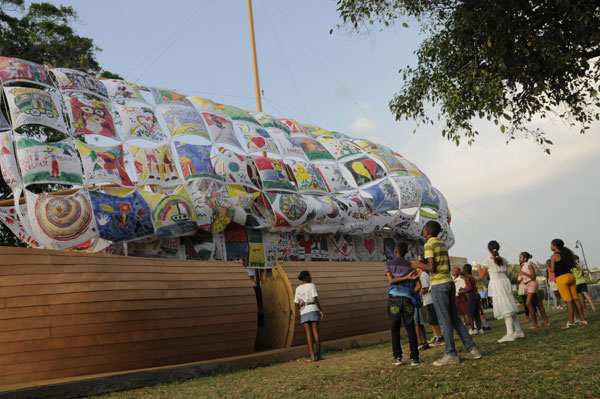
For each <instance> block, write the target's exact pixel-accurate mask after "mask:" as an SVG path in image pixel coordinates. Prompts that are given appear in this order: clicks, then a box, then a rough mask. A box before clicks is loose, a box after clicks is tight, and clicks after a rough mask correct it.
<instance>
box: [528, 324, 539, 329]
mask: <svg viewBox="0 0 600 399" xmlns="http://www.w3.org/2000/svg"><path fill="white" fill-rule="evenodd" d="M540 327H541V324H536V325H534V326H531V327H529V329H530V330H535V329H536V328H540Z"/></svg>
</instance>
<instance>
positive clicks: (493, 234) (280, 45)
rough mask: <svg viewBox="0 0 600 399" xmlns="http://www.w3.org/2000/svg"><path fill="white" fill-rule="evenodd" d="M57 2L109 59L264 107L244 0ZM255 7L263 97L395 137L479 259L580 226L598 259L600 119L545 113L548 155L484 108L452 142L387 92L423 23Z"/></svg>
mask: <svg viewBox="0 0 600 399" xmlns="http://www.w3.org/2000/svg"><path fill="white" fill-rule="evenodd" d="M50 2H51V3H54V4H56V5H59V4H62V5H70V6H72V7H73V8H74V9H75V10H76V11H77V12H78V14H79V21H78V22H77V23H76V24H75V25H74V28H75V29H76V31H77V33H78V34H80V35H82V36H87V37H91V38H93V39H94V42H95V43H96V44H97V45H98V46H99V47H100V48H101V49H102V51H101V52H99V53H98V57H97V58H98V60H99V62H100V65H101V66H102V67H103V68H104V69H106V70H109V71H112V72H115V73H118V74H120V75H121V76H123V77H125V78H126V79H127V80H129V81H132V82H137V83H139V84H143V85H151V86H162V87H167V88H170V89H174V90H176V91H179V92H182V93H184V94H189V95H192V94H193V95H199V96H202V97H207V98H210V99H212V100H214V101H217V102H221V103H225V104H231V105H235V106H238V107H242V108H247V109H255V108H256V101H255V96H254V80H253V70H252V58H251V50H250V39H249V28H248V14H247V8H246V2H245V1H242V0H237V1H234V0H220V1H215V0H177V1H171V2H165V1H156V0H128V1H122V0H121V1H115V0H104V1H102V2H101V3H99V2H88V1H85V2H84V1H75V0H59V1H50ZM253 8H254V24H255V32H256V42H257V53H258V63H259V75H260V84H261V89H262V91H263V97H262V98H263V111H264V112H266V113H269V114H272V115H274V116H277V117H293V118H295V119H297V120H299V121H300V122H302V123H311V124H315V125H318V126H321V127H323V128H326V129H330V130H336V131H340V132H344V133H346V134H349V135H351V136H355V137H361V138H368V139H371V140H374V141H376V142H380V143H382V144H386V145H389V146H390V147H392V148H393V149H395V150H396V151H397V152H399V153H401V154H402V155H403V156H404V157H406V158H407V159H409V160H410V161H412V162H414V163H415V164H417V165H418V166H419V168H420V169H421V170H423V171H424V172H425V173H426V174H427V175H428V176H429V178H430V179H431V181H432V184H433V185H434V186H435V187H437V188H438V189H439V190H441V192H442V193H443V194H444V195H445V197H446V199H447V200H448V202H449V204H450V210H451V212H452V224H451V226H452V228H453V231H454V234H455V237H456V244H455V245H454V247H453V248H451V250H450V255H452V256H462V257H466V258H468V261H469V262H471V261H477V262H482V261H483V260H484V259H485V258H486V257H487V256H489V253H488V252H487V243H488V241H490V240H492V239H495V240H497V241H498V242H499V243H500V244H501V249H500V253H501V254H502V255H503V256H505V257H506V258H507V259H508V260H509V261H510V262H514V263H516V262H517V261H518V254H519V253H520V252H521V251H528V252H530V253H532V254H533V256H534V257H533V259H534V260H536V261H540V262H542V263H543V262H545V260H546V259H548V258H549V257H550V255H551V252H550V248H549V247H550V241H551V240H552V239H553V238H561V239H563V240H564V241H565V243H566V245H567V246H568V247H570V248H571V249H572V250H573V251H575V253H576V254H578V255H580V256H581V249H575V241H576V240H580V241H581V242H582V244H583V247H584V249H585V255H586V258H587V262H588V264H589V265H595V266H600V245H599V244H600V242H599V241H600V240H599V238H600V234H599V233H598V225H599V224H600V184H599V182H600V124H595V125H593V126H592V127H591V129H590V130H589V131H588V133H587V134H585V135H580V134H579V133H578V130H575V129H570V128H569V127H568V126H567V125H566V123H564V121H561V120H559V119H558V118H554V119H548V120H536V121H534V122H533V123H534V125H535V126H540V127H542V128H544V129H545V130H546V131H547V133H548V137H549V138H550V139H551V140H552V141H553V142H554V146H553V148H552V154H551V155H546V154H545V153H543V151H542V149H541V148H540V147H539V146H538V145H537V144H535V143H534V142H533V141H532V140H528V139H526V138H519V139H517V140H515V141H513V142H511V143H510V144H509V145H506V138H505V137H504V136H503V135H502V134H501V133H500V130H499V129H498V127H497V126H495V125H493V124H490V123H488V122H487V121H475V124H476V126H477V127H479V128H480V131H481V136H480V138H479V139H478V140H477V141H476V143H475V144H474V145H472V146H467V145H461V146H460V147H456V146H455V145H454V144H453V143H451V142H448V141H447V140H446V139H444V138H443V137H442V135H441V125H433V126H431V125H429V126H419V127H418V128H417V132H416V134H413V130H414V128H415V127H416V125H415V123H414V122H412V121H401V122H397V121H395V118H394V116H393V115H392V114H391V112H390V110H389V107H388V103H389V101H390V100H391V99H392V97H393V95H394V93H396V92H398V91H399V90H400V88H401V86H402V83H403V80H402V76H401V75H400V74H399V73H398V70H399V69H400V68H402V67H406V66H407V65H414V64H415V60H416V58H415V56H414V54H413V52H414V51H415V50H416V49H417V48H418V46H419V43H420V41H421V40H422V37H421V36H419V29H418V26H417V25H416V24H413V23H410V21H409V27H408V28H404V27H402V25H401V24H397V25H396V26H393V27H391V28H389V29H387V30H383V31H382V30H380V29H379V28H378V27H374V28H373V30H372V31H371V32H370V33H368V34H362V35H357V34H355V33H351V32H349V31H348V30H347V29H336V25H337V24H339V23H340V22H341V20H340V18H339V15H338V13H337V12H336V2H335V1H334V0H328V1H325V0H304V1H301V2H299V1H294V0H254V1H253ZM332 28H334V33H333V34H330V33H329V31H330V29H332ZM430 115H431V116H434V117H435V113H434V112H433V111H432V113H431V114H430Z"/></svg>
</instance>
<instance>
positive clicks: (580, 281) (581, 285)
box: [571, 257, 596, 312]
mask: <svg viewBox="0 0 600 399" xmlns="http://www.w3.org/2000/svg"><path fill="white" fill-rule="evenodd" d="M575 263H576V266H575V267H574V268H573V269H571V272H572V273H573V276H575V291H576V292H577V295H578V296H579V302H581V306H582V307H583V311H584V312H585V311H586V308H585V300H584V298H585V299H587V301H588V303H589V304H590V307H591V308H592V312H595V311H596V307H595V306H594V301H592V297H591V296H590V294H589V293H588V288H587V283H586V282H585V278H583V268H582V267H581V264H580V263H579V258H577V257H575Z"/></svg>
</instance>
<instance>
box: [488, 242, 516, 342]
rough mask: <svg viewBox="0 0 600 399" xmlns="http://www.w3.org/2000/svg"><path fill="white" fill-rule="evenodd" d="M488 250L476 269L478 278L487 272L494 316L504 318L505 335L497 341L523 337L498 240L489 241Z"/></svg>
mask: <svg viewBox="0 0 600 399" xmlns="http://www.w3.org/2000/svg"><path fill="white" fill-rule="evenodd" d="M488 250H489V251H490V254H491V257H489V258H487V259H486V260H484V261H483V267H482V265H477V271H478V272H479V278H480V279H482V278H484V277H485V275H486V274H489V276H490V283H489V285H488V295H489V296H491V297H492V299H493V301H494V302H493V303H494V317H495V318H497V319H504V323H505V324H506V335H505V336H504V337H502V338H500V339H499V340H498V342H510V341H514V340H515V338H523V337H524V336H525V334H523V330H521V324H520V323H519V318H518V317H517V311H518V309H517V304H516V302H515V298H514V297H513V290H512V284H511V283H510V280H509V278H508V276H507V275H506V270H507V268H508V262H507V261H506V259H504V258H503V257H501V256H500V254H499V253H498V251H499V250H500V244H498V242H496V241H490V242H489V243H488Z"/></svg>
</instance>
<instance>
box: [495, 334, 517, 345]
mask: <svg viewBox="0 0 600 399" xmlns="http://www.w3.org/2000/svg"><path fill="white" fill-rule="evenodd" d="M514 340H515V337H514V336H512V335H505V336H504V337H502V338H500V339H499V340H498V343H499V344H501V343H503V342H512V341H514Z"/></svg>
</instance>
